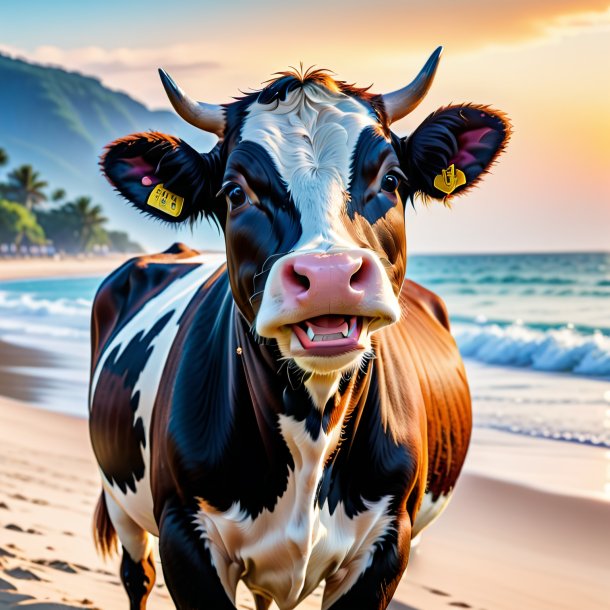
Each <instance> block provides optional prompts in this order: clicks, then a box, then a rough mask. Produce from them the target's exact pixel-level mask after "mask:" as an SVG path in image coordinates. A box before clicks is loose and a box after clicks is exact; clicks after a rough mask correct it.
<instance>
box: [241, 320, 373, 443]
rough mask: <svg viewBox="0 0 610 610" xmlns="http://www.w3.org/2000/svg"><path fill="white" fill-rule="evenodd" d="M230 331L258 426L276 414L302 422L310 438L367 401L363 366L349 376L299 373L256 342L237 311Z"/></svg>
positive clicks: (267, 423) (274, 421) (268, 424)
mask: <svg viewBox="0 0 610 610" xmlns="http://www.w3.org/2000/svg"><path fill="white" fill-rule="evenodd" d="M235 329H236V338H237V344H238V348H237V349H238V351H239V353H240V357H241V358H242V361H243V365H244V370H245V373H246V379H247V381H248V386H249V390H250V396H251V399H252V406H253V408H254V410H255V413H256V417H257V420H258V422H259V427H261V424H264V427H265V428H267V429H269V428H275V426H276V425H277V416H278V415H286V416H291V417H293V418H295V419H297V420H299V421H304V422H305V424H306V427H307V429H308V430H309V432H310V433H311V434H313V435H314V436H315V435H317V434H318V433H319V432H320V431H323V432H324V433H326V434H328V433H329V432H330V430H331V429H333V428H335V427H336V426H337V425H341V424H342V422H343V421H345V419H346V417H345V416H346V415H347V414H348V412H349V411H351V410H353V409H354V408H356V407H357V405H358V404H360V403H362V402H363V401H365V400H366V393H367V390H368V384H367V383H365V381H364V380H365V377H366V371H367V370H368V365H367V366H364V367H362V368H361V369H359V370H358V371H356V372H354V373H353V374H352V375H340V374H337V375H336V376H327V375H304V374H303V372H302V371H297V370H296V369H295V367H294V365H292V366H291V365H290V364H287V363H286V362H285V361H284V360H283V359H281V358H280V354H279V351H278V349H277V347H276V346H275V345H265V344H261V343H259V342H257V341H256V339H255V337H254V336H253V334H252V333H251V332H250V331H249V328H248V324H247V322H246V321H245V320H244V319H243V318H242V316H241V315H240V314H239V313H238V311H237V309H236V310H235Z"/></svg>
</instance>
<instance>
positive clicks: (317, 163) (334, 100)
mask: <svg viewBox="0 0 610 610" xmlns="http://www.w3.org/2000/svg"><path fill="white" fill-rule="evenodd" d="M376 125H378V123H377V121H376V120H375V118H374V117H373V116H372V115H371V114H370V113H369V111H368V110H367V109H366V108H365V106H364V105H363V104H362V103H361V102H359V101H357V100H356V99H354V98H352V97H350V96H348V95H345V94H344V93H340V92H333V91H330V90H329V89H327V88H326V87H323V86H321V85H319V84H316V83H312V82H309V83H305V84H304V85H303V87H299V88H297V89H295V90H294V91H291V92H290V93H289V94H288V95H287V96H286V99H285V100H284V101H283V102H279V104H278V105H277V107H276V106H275V104H260V103H258V102H255V103H253V104H251V105H250V107H249V109H248V115H247V117H246V118H245V120H244V123H243V126H242V139H243V140H249V141H252V142H255V143H257V144H259V145H261V146H262V147H263V148H264V149H265V150H266V151H267V152H268V153H269V155H270V157H271V158H272V159H273V161H274V163H275V165H276V167H277V169H278V171H279V173H280V176H281V177H282V180H283V181H284V182H285V183H286V185H287V187H288V191H289V193H290V194H291V195H292V199H293V201H294V203H295V205H296V207H297V209H298V210H299V212H300V215H301V226H302V229H303V234H302V236H301V239H300V241H299V243H298V244H297V245H296V246H295V250H299V249H311V248H320V247H324V245H329V246H334V247H339V246H342V245H343V246H347V247H349V246H353V244H352V243H350V241H349V240H348V238H347V236H346V235H345V230H344V229H343V226H342V222H341V216H342V214H344V213H345V204H346V199H347V188H348V186H349V183H350V177H351V161H352V157H353V154H354V150H355V148H356V144H357V143H358V138H359V137H360V134H361V133H362V130H363V129H365V128H366V127H370V126H376Z"/></svg>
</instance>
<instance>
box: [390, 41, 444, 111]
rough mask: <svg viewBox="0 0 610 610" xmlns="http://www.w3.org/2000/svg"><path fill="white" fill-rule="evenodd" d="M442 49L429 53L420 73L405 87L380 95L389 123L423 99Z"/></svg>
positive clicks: (412, 108) (415, 106) (413, 107)
mask: <svg viewBox="0 0 610 610" xmlns="http://www.w3.org/2000/svg"><path fill="white" fill-rule="evenodd" d="M442 51H443V47H438V48H437V49H436V50H435V51H434V53H432V55H430V57H429V58H428V61H427V62H426V65H425V66H424V67H423V68H422V69H421V71H420V73H419V74H418V75H417V76H416V77H415V78H414V79H413V81H412V82H411V83H409V84H408V85H407V86H406V87H403V88H402V89H398V91H392V93H386V94H385V95H382V96H381V97H382V99H383V105H384V108H385V111H386V114H387V115H388V119H389V121H390V123H393V122H394V121H398V119H402V118H403V117H405V116H407V114H409V112H411V111H412V110H415V108H417V106H418V105H419V103H420V102H421V101H422V100H423V99H424V96H425V95H426V93H428V89H430V85H432V81H433V80H434V75H435V73H436V68H437V67H438V61H439V59H440V57H441V53H442Z"/></svg>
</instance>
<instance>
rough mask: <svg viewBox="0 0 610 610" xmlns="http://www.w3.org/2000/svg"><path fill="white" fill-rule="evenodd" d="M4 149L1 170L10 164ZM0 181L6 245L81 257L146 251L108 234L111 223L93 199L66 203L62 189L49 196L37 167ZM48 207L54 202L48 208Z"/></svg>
mask: <svg viewBox="0 0 610 610" xmlns="http://www.w3.org/2000/svg"><path fill="white" fill-rule="evenodd" d="M8 160H9V157H8V154H7V153H6V151H5V150H4V149H2V148H0V166H6V165H7V164H8ZM6 178H7V179H6V181H5V182H2V181H0V244H7V245H14V246H16V247H18V248H19V247H22V246H31V245H36V246H44V245H50V246H53V248H54V249H55V250H56V251H59V252H67V253H76V252H90V251H92V250H98V249H99V248H100V247H101V248H105V249H107V250H110V251H115V252H139V251H141V250H142V247H141V246H140V245H139V244H138V243H136V242H133V241H131V240H130V238H129V235H128V234H127V233H125V232H123V231H111V230H107V229H106V225H107V223H108V219H107V218H106V217H105V216H104V215H103V212H102V207H101V206H100V205H99V204H94V203H93V202H92V200H91V197H86V196H80V197H76V198H75V199H73V200H71V201H65V203H62V202H64V200H65V199H66V198H67V193H66V191H65V189H63V188H56V189H54V190H53V191H52V193H51V194H50V196H49V197H48V196H47V193H46V189H47V187H48V184H47V182H46V181H44V180H42V179H41V177H40V175H39V173H38V172H37V171H35V170H34V169H33V168H32V166H31V165H22V166H21V167H17V168H15V169H13V170H12V171H10V172H9V173H8V174H7V176H6ZM44 202H49V203H47V204H46V206H43V204H44Z"/></svg>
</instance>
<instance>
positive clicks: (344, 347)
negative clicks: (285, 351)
mask: <svg viewBox="0 0 610 610" xmlns="http://www.w3.org/2000/svg"><path fill="white" fill-rule="evenodd" d="M364 328H365V319H364V318H363V317H362V316H343V315H335V314H329V315H325V316H316V317H315V318H310V319H308V320H303V321H302V322H299V323H297V324H293V325H292V330H293V332H294V334H295V335H296V337H297V338H298V340H299V342H300V343H301V347H302V348H303V349H304V350H306V351H307V353H308V354H311V355H320V356H334V355H337V354H343V353H345V352H349V351H352V350H356V349H362V348H363V346H362V345H361V342H360V338H361V336H362V335H363V329H364Z"/></svg>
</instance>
